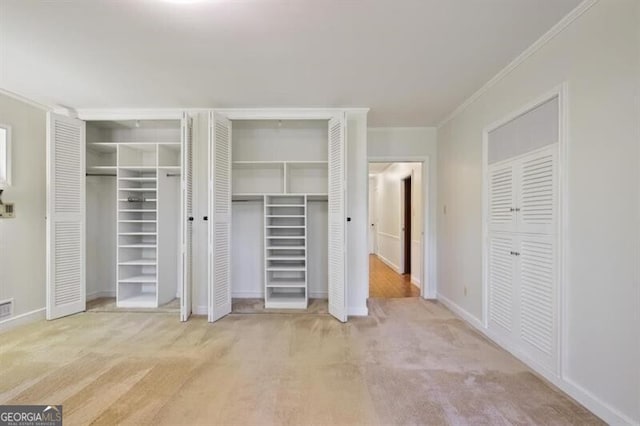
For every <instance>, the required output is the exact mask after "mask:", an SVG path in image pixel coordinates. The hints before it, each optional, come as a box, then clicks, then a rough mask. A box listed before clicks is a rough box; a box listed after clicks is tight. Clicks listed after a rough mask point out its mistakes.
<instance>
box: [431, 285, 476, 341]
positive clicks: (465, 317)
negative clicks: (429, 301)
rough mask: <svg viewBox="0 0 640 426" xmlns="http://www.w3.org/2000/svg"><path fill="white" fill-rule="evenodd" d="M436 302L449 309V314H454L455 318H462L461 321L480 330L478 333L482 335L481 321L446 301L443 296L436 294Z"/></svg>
mask: <svg viewBox="0 0 640 426" xmlns="http://www.w3.org/2000/svg"><path fill="white" fill-rule="evenodd" d="M437 300H438V301H439V302H440V303H442V304H443V305H444V306H446V307H447V308H449V310H450V311H451V312H453V313H454V314H456V315H457V316H459V317H460V318H462V319H463V320H465V321H466V322H468V323H469V324H471V325H472V326H473V327H475V328H477V329H480V331H481V332H482V333H484V327H483V325H482V321H480V320H479V319H478V318H476V317H474V316H473V315H471V314H470V313H469V312H467V311H466V310H465V309H463V308H461V307H460V306H459V305H457V304H455V303H454V302H453V301H452V300H450V299H447V298H446V297H445V296H443V295H442V294H440V293H438V299H437Z"/></svg>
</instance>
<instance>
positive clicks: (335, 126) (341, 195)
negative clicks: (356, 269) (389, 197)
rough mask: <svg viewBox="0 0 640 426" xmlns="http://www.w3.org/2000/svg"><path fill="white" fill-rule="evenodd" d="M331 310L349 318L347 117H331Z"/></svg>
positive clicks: (329, 196)
mask: <svg viewBox="0 0 640 426" xmlns="http://www.w3.org/2000/svg"><path fill="white" fill-rule="evenodd" d="M328 198H329V203H328V209H329V221H328V222H329V313H330V314H331V315H333V316H334V317H336V318H337V319H338V320H339V321H342V322H345V321H346V320H347V302H346V299H347V298H346V272H347V271H346V262H345V252H346V250H345V246H346V232H345V231H346V230H345V224H346V214H345V212H346V201H347V200H346V150H345V117H344V114H343V115H341V116H340V117H336V118H332V119H331V120H329V194H328Z"/></svg>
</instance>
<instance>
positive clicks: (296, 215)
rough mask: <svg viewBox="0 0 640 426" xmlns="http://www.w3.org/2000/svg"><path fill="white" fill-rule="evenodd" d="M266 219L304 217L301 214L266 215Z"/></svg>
mask: <svg viewBox="0 0 640 426" xmlns="http://www.w3.org/2000/svg"><path fill="white" fill-rule="evenodd" d="M267 217H268V218H282V217H284V218H296V217H297V218H300V217H305V216H304V215H303V214H268V215H267Z"/></svg>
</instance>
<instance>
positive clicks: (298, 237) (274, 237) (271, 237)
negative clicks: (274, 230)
mask: <svg viewBox="0 0 640 426" xmlns="http://www.w3.org/2000/svg"><path fill="white" fill-rule="evenodd" d="M265 238H267V239H269V240H304V239H305V238H306V237H305V236H304V235H267V236H266V237H265Z"/></svg>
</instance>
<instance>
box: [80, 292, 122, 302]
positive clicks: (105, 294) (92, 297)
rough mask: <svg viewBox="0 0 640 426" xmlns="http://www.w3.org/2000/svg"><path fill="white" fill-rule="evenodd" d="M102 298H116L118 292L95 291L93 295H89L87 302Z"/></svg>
mask: <svg viewBox="0 0 640 426" xmlns="http://www.w3.org/2000/svg"><path fill="white" fill-rule="evenodd" d="M101 297H116V292H115V291H94V292H93V293H89V294H87V302H90V301H92V300H96V299H100V298H101Z"/></svg>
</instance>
